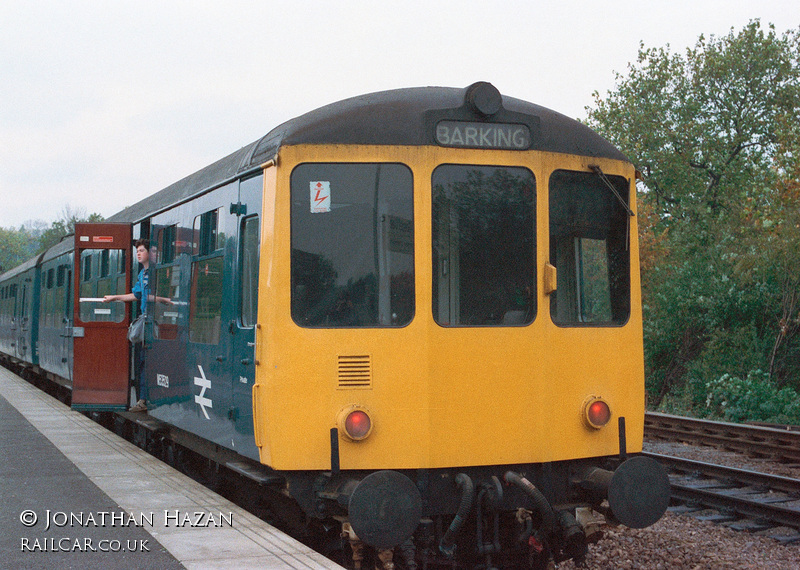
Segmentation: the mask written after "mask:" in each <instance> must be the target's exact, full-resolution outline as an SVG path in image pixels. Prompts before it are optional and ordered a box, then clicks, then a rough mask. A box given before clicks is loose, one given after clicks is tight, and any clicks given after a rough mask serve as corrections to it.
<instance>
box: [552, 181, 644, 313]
mask: <svg viewBox="0 0 800 570" xmlns="http://www.w3.org/2000/svg"><path fill="white" fill-rule="evenodd" d="M606 180H607V181H608V183H610V184H612V185H613V187H614V189H615V190H616V191H617V194H618V195H619V196H620V198H621V199H622V200H624V202H625V203H624V204H623V203H622V202H621V200H620V199H619V198H617V197H616V196H615V194H614V192H613V191H612V190H611V188H609V186H608V184H607V183H606ZM627 200H628V181H627V180H625V179H624V178H622V177H619V176H605V180H604V179H603V178H601V176H600V175H598V174H595V173H589V172H571V171H565V170H560V171H556V172H555V173H553V175H552V176H551V177H550V263H551V264H552V265H554V266H555V268H556V274H557V283H558V285H557V287H558V288H557V289H556V291H554V292H553V293H552V294H551V296H550V313H551V317H552V319H553V322H555V323H556V324H559V325H621V324H624V323H625V322H626V321H627V320H628V316H629V315H630V255H629V251H628V239H629V235H628V232H629V228H630V224H629V219H628V218H629V216H628V211H627Z"/></svg>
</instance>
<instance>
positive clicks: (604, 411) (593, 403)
mask: <svg viewBox="0 0 800 570" xmlns="http://www.w3.org/2000/svg"><path fill="white" fill-rule="evenodd" d="M584 419H585V420H586V423H587V424H588V425H589V426H590V427H593V428H595V429H600V428H602V427H604V426H605V425H606V424H607V423H608V422H609V421H610V420H611V408H609V407H608V404H607V403H606V402H605V401H604V400H602V399H600V398H591V399H589V401H587V402H586V404H585V406H584Z"/></svg>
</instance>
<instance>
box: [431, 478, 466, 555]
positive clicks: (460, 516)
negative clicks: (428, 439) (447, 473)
mask: <svg viewBox="0 0 800 570" xmlns="http://www.w3.org/2000/svg"><path fill="white" fill-rule="evenodd" d="M455 481H456V485H458V487H459V488H460V489H461V503H460V504H459V505H458V511H457V512H456V516H455V517H453V522H451V523H450V526H449V527H448V529H447V532H445V533H444V536H443V537H442V540H440V541H439V550H440V551H441V552H442V554H444V555H445V556H447V557H448V558H452V557H453V554H454V553H455V549H456V545H455V542H454V541H453V539H454V538H455V535H456V533H458V531H459V530H461V527H462V526H463V525H464V521H465V520H466V518H467V515H469V511H470V509H471V508H472V502H473V501H474V500H475V485H474V484H473V483H472V479H470V478H469V475H467V474H465V473H459V474H458V475H456V479H455Z"/></svg>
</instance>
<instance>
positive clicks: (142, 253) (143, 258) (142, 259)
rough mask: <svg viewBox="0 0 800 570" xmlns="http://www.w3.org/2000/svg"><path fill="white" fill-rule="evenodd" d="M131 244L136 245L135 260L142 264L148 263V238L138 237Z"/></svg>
mask: <svg viewBox="0 0 800 570" xmlns="http://www.w3.org/2000/svg"><path fill="white" fill-rule="evenodd" d="M133 245H135V246H136V261H138V262H139V263H141V264H142V265H148V264H149V263H150V240H149V239H139V240H136V243H134V244H133Z"/></svg>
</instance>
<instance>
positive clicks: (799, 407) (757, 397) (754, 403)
mask: <svg viewBox="0 0 800 570" xmlns="http://www.w3.org/2000/svg"><path fill="white" fill-rule="evenodd" d="M706 390H707V397H706V410H707V415H708V417H712V418H716V419H720V420H724V421H731V422H744V421H761V422H770V423H781V424H800V394H798V393H797V392H795V391H794V390H793V389H792V388H789V387H784V388H780V389H779V388H777V387H776V386H775V383H774V382H772V381H771V380H770V377H769V374H767V373H766V372H763V371H761V370H753V371H751V372H749V373H748V374H747V376H746V377H745V378H744V379H742V378H739V377H738V376H731V375H730V374H724V375H722V376H720V377H719V378H717V379H716V380H712V381H711V382H708V383H707V384H706Z"/></svg>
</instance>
